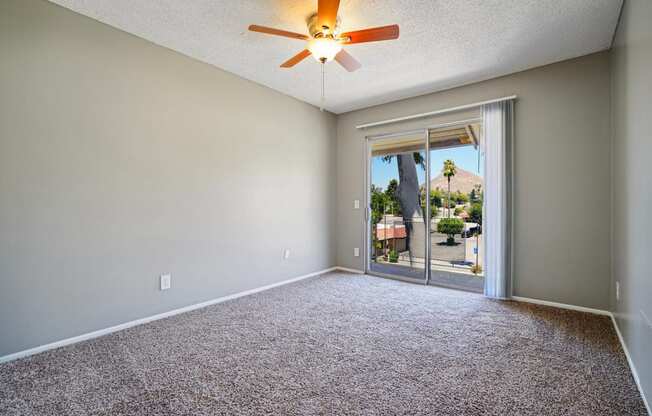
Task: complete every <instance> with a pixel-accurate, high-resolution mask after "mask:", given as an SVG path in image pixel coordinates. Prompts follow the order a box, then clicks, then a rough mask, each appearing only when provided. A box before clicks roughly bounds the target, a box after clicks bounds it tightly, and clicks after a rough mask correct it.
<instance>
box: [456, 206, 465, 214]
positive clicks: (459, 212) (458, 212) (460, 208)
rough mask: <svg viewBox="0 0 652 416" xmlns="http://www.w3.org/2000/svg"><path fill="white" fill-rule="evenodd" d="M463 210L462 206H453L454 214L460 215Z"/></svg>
mask: <svg viewBox="0 0 652 416" xmlns="http://www.w3.org/2000/svg"><path fill="white" fill-rule="evenodd" d="M462 211H464V208H462V207H455V215H460V214H461V213H462Z"/></svg>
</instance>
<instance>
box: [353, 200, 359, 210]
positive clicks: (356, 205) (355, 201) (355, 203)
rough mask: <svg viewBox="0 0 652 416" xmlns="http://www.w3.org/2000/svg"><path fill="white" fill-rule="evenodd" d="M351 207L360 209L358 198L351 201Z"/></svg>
mask: <svg viewBox="0 0 652 416" xmlns="http://www.w3.org/2000/svg"><path fill="white" fill-rule="evenodd" d="M353 209H360V200H359V199H356V200H354V201H353Z"/></svg>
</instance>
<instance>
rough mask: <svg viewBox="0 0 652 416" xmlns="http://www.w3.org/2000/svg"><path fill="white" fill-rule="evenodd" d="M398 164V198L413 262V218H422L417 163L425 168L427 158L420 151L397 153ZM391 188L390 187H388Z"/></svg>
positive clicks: (406, 240) (388, 158) (387, 160)
mask: <svg viewBox="0 0 652 416" xmlns="http://www.w3.org/2000/svg"><path fill="white" fill-rule="evenodd" d="M393 157H394V155H387V156H385V157H383V161H385V162H390V161H391V160H392V158H393ZM396 162H397V165H398V187H397V188H396V193H395V195H396V198H397V199H398V202H399V206H400V210H401V215H402V216H403V221H404V223H405V245H406V248H407V249H408V253H409V255H410V263H411V262H412V251H411V250H410V243H411V237H412V234H413V229H414V225H413V222H414V221H413V219H414V218H415V217H419V218H422V217H423V211H422V210H421V201H420V196H419V194H420V193H419V177H418V176H417V165H420V166H421V167H422V168H423V169H425V159H424V157H423V155H422V154H421V153H419V152H413V153H401V154H398V155H396ZM388 189H389V187H388Z"/></svg>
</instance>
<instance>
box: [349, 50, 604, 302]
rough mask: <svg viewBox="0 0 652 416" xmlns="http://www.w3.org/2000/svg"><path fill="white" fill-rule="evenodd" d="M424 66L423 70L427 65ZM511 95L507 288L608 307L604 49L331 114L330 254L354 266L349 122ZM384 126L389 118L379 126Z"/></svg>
mask: <svg viewBox="0 0 652 416" xmlns="http://www.w3.org/2000/svg"><path fill="white" fill-rule="evenodd" d="M436 70H437V69H436V68H433V71H436ZM511 94H516V95H518V101H517V103H516V107H515V108H516V110H515V111H516V121H515V137H516V138H515V149H514V151H515V166H514V174H515V192H514V193H515V195H514V198H515V201H514V204H515V205H514V212H515V218H514V233H515V241H514V250H515V264H514V266H515V270H514V280H515V281H514V291H515V294H516V295H518V296H525V297H531V298H537V299H543V300H550V301H555V302H562V303H568V304H573V305H580V306H586V307H592V308H600V309H607V308H608V307H609V286H610V227H609V223H610V201H611V198H610V117H609V55H608V52H603V53H598V54H593V55H589V56H586V57H582V58H579V59H575V60H570V61H565V62H561V63H558V64H553V65H549V66H545V67H541V68H537V69H533V70H529V71H525V72H521V73H517V74H513V75H509V76H506V77H502V78H497V79H493V80H490V81H485V82H481V83H477V84H473V85H468V86H464V87H461V88H456V89H452V90H448V91H444V92H439V93H434V94H430V95H425V96H421V97H416V98H411V99H407V100H403V101H398V102H394V103H389V104H384V105H380V106H377V107H372V108H368V109H364V110H359V111H355V112H351V113H348V114H344V115H341V116H338V125H337V129H338V135H337V190H338V192H337V195H338V201H337V218H338V229H337V231H338V232H337V250H338V251H337V261H338V264H339V265H341V266H346V267H351V268H357V269H362V268H363V263H364V262H363V258H362V257H353V248H354V247H363V245H362V244H363V236H364V230H363V214H364V210H354V209H353V203H352V201H353V200H354V199H361V200H362V199H363V198H364V192H365V191H364V164H363V160H364V155H363V153H364V135H365V132H364V131H359V130H356V129H355V126H356V125H357V124H362V123H365V122H371V121H378V120H383V119H388V118H393V117H398V116H403V115H409V114H414V113H420V112H425V111H432V110H436V109H443V108H449V107H453V106H457V105H462V104H469V103H473V102H477V101H482V100H486V99H492V98H497V97H502V96H506V95H511ZM388 128H393V127H388Z"/></svg>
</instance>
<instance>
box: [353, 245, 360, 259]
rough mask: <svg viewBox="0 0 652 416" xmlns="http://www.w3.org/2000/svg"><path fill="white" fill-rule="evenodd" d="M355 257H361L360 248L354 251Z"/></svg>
mask: <svg viewBox="0 0 652 416" xmlns="http://www.w3.org/2000/svg"><path fill="white" fill-rule="evenodd" d="M353 256H354V257H360V249H359V248H358V247H356V248H354V249H353Z"/></svg>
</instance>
